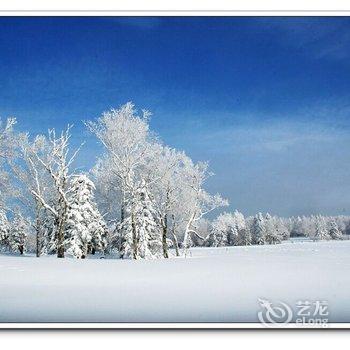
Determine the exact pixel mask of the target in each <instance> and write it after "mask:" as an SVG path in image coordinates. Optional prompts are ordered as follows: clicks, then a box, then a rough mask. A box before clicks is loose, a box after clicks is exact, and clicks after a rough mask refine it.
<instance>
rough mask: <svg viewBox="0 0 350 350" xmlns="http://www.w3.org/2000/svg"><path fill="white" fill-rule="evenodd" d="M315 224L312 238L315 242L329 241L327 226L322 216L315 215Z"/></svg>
mask: <svg viewBox="0 0 350 350" xmlns="http://www.w3.org/2000/svg"><path fill="white" fill-rule="evenodd" d="M314 222H315V236H314V238H315V239H317V240H326V239H330V236H329V233H328V230H327V224H326V221H325V219H324V217H323V216H321V215H317V216H315V217H314Z"/></svg>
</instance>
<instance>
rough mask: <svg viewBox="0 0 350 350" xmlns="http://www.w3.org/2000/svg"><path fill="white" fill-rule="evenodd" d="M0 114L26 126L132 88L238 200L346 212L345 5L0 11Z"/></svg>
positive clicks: (260, 206) (103, 106)
mask: <svg viewBox="0 0 350 350" xmlns="http://www.w3.org/2000/svg"><path fill="white" fill-rule="evenodd" d="M0 88H1V90H0V116H1V117H2V118H6V117H8V116H16V117H17V118H18V121H19V126H20V128H21V129H22V130H29V131H30V132H31V133H32V134H35V133H42V132H46V130H47V129H48V128H49V127H55V128H57V129H62V128H64V126H65V125H66V124H67V123H68V122H69V123H74V125H75V127H74V137H75V143H76V144H78V143H79V142H80V141H81V140H83V139H87V143H86V145H85V147H84V149H83V151H82V153H81V154H80V158H79V165H80V166H81V167H82V168H85V169H86V168H88V167H90V166H91V165H92V164H93V163H94V161H95V158H96V156H97V155H98V153H99V151H100V148H98V147H96V141H95V140H94V139H93V138H92V137H90V135H89V134H88V133H87V132H86V131H85V130H84V127H83V125H82V123H81V120H85V119H93V118H95V117H97V116H99V114H100V113H101V112H102V111H104V110H107V109H109V108H111V107H118V106H119V105H121V104H123V103H125V102H127V101H133V102H134V103H135V104H136V106H137V107H138V108H146V109H149V110H151V111H152V112H153V117H152V120H151V127H152V129H153V130H154V131H156V132H157V133H158V134H159V135H160V136H161V138H162V139H163V140H164V142H165V143H167V144H169V145H170V146H173V147H176V148H179V149H183V150H185V151H186V152H187V153H188V154H189V155H190V156H191V157H193V158H194V159H195V160H208V161H209V162H210V165H211V169H212V170H213V171H214V172H215V173H216V176H215V177H213V178H211V179H210V180H209V182H208V189H209V190H210V191H213V192H217V191H218V192H220V193H222V194H223V195H224V196H225V197H227V198H228V199H229V201H230V203H231V206H230V208H231V209H233V208H238V209H239V210H241V211H243V212H244V213H245V214H252V213H255V212H257V211H259V210H261V211H269V212H271V213H273V214H279V215H298V214H303V213H304V214H311V213H323V214H350V175H349V174H350V162H349V160H350V120H349V117H350V99H349V97H350V89H349V88H350V18H346V17H323V18H321V17H284V18H281V17H269V18H267V17H264V18H262V17H255V18H254V17H240V18H239V17H236V18H229V17H223V18H219V17H218V18H206V17H197V18H194V17H182V18H181V17H163V18H155V17H141V18H135V17H134V18H132V17H128V18H121V17H99V18H83V17H81V18H77V17H75V18H74V17H73V18H68V17H67V18H58V17H57V18H43V17H41V18H38V17H37V18H19V17H17V18H13V17H12V18H4V17H3V18H0Z"/></svg>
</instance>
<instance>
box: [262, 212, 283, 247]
mask: <svg viewBox="0 0 350 350" xmlns="http://www.w3.org/2000/svg"><path fill="white" fill-rule="evenodd" d="M264 226H265V242H266V243H267V244H277V243H281V240H282V237H281V233H280V232H279V231H278V228H277V225H276V218H275V217H272V216H271V215H270V214H269V213H267V214H266V216H265V220H264Z"/></svg>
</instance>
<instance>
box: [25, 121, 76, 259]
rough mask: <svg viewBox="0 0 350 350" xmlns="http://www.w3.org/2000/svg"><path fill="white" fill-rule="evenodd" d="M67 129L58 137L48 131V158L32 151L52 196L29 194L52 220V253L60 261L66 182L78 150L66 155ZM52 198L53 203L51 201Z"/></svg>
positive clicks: (66, 201)
mask: <svg viewBox="0 0 350 350" xmlns="http://www.w3.org/2000/svg"><path fill="white" fill-rule="evenodd" d="M70 131H71V126H69V125H68V127H67V129H66V130H65V131H62V132H61V134H60V135H59V136H58V135H56V132H55V130H54V129H52V130H49V135H48V140H47V142H48V144H49V147H48V149H49V150H50V152H49V154H45V157H42V155H41V154H40V153H39V152H38V151H36V152H34V156H35V158H36V160H37V161H38V163H39V164H40V165H41V166H42V167H43V168H44V169H45V171H46V172H47V174H48V175H49V176H50V177H51V179H52V183H53V186H52V188H50V191H51V193H52V196H51V197H50V201H48V200H47V198H46V197H45V196H44V195H43V192H39V191H38V189H37V188H35V189H32V190H31V193H32V194H33V195H34V196H35V198H36V199H37V201H38V202H40V203H41V205H42V207H44V209H45V210H47V211H48V212H50V214H51V215H52V216H53V217H54V219H55V225H54V231H53V232H52V234H53V237H54V239H53V240H52V239H51V241H54V243H55V250H56V252H57V257H58V258H63V257H64V253H65V238H64V233H65V225H66V221H67V211H68V193H69V181H70V179H71V177H72V176H73V175H74V174H73V173H71V172H70V168H71V165H72V163H73V162H74V159H75V157H76V155H77V154H78V152H79V150H80V148H78V149H77V150H75V151H74V152H73V153H72V154H70V152H69V142H70V138H71V133H70ZM52 198H53V199H52Z"/></svg>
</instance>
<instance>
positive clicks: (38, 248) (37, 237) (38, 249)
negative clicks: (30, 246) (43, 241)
mask: <svg viewBox="0 0 350 350" xmlns="http://www.w3.org/2000/svg"><path fill="white" fill-rule="evenodd" d="M35 230H36V257H37V258H39V257H40V253H41V246H40V227H39V226H37V227H36V229H35Z"/></svg>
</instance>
